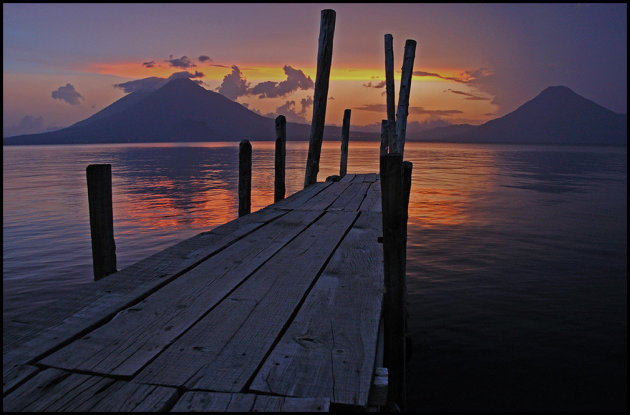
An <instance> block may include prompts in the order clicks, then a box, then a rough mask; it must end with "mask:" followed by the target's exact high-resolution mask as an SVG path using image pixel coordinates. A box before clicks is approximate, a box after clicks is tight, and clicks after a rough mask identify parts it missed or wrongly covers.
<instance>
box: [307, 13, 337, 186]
mask: <svg viewBox="0 0 630 415" xmlns="http://www.w3.org/2000/svg"><path fill="white" fill-rule="evenodd" d="M336 15H337V14H336V13H335V11H334V10H331V9H326V10H322V13H321V23H320V27H319V46H318V50H317V72H316V74H315V91H314V93H313V122H312V123H311V136H310V139H309V143H308V155H307V158H306V172H305V174H304V187H307V186H309V185H311V184H314V183H315V182H317V173H318V172H319V157H320V154H321V149H322V139H323V137H324V123H325V119H326V104H327V103H328V84H329V81H330V65H331V62H332V51H333V37H334V34H335V18H336Z"/></svg>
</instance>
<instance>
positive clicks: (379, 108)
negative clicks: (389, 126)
mask: <svg viewBox="0 0 630 415" xmlns="http://www.w3.org/2000/svg"><path fill="white" fill-rule="evenodd" d="M355 109H356V110H358V111H372V112H381V113H383V114H386V113H387V105H386V104H366V105H363V106H361V107H355ZM409 114H418V115H439V116H446V117H448V116H451V115H455V114H463V112H462V111H460V110H428V109H425V108H424V107H409Z"/></svg>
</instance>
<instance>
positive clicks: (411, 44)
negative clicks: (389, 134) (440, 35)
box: [389, 39, 416, 154]
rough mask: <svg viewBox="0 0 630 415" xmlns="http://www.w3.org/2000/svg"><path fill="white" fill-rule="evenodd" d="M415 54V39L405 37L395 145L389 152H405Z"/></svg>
mask: <svg viewBox="0 0 630 415" xmlns="http://www.w3.org/2000/svg"><path fill="white" fill-rule="evenodd" d="M415 56H416V41H415V40H412V39H407V41H406V42H405V56H404V60H403V66H402V76H401V78H400V92H399V95H398V112H397V114H396V137H395V139H394V141H395V142H396V145H395V146H394V148H393V149H392V148H391V147H390V149H389V152H390V153H400V154H404V153H405V137H406V134H407V114H408V113H409V95H410V94H411V76H412V74H413V60H414V58H415Z"/></svg>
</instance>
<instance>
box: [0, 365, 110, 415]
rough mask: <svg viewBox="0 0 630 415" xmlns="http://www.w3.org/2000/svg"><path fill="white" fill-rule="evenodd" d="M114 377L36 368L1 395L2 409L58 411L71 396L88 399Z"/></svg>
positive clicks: (77, 398)
mask: <svg viewBox="0 0 630 415" xmlns="http://www.w3.org/2000/svg"><path fill="white" fill-rule="evenodd" d="M114 382H115V379H111V378H104V377H100V376H91V375H83V374H78V373H71V372H67V371H63V370H58V369H47V370H43V371H41V372H39V373H38V374H37V375H35V376H34V377H33V378H31V379H30V380H28V381H26V382H25V383H24V384H23V385H21V386H20V387H18V388H17V389H15V390H14V391H13V392H11V393H9V394H8V395H7V396H5V397H4V399H3V402H2V409H3V411H7V412H22V411H25V412H41V411H58V410H60V408H62V407H64V406H66V405H67V404H68V403H69V402H72V401H74V400H77V401H82V400H89V399H90V398H91V397H92V396H94V395H95V394H96V393H97V392H98V391H99V390H101V389H103V388H106V387H107V386H109V385H111V384H112V383H114Z"/></svg>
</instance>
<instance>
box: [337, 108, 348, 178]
mask: <svg viewBox="0 0 630 415" xmlns="http://www.w3.org/2000/svg"><path fill="white" fill-rule="evenodd" d="M349 138H350V110H349V109H346V110H344V112H343V127H341V159H340V161H339V176H340V177H343V176H345V175H346V171H347V170H348V140H349Z"/></svg>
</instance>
